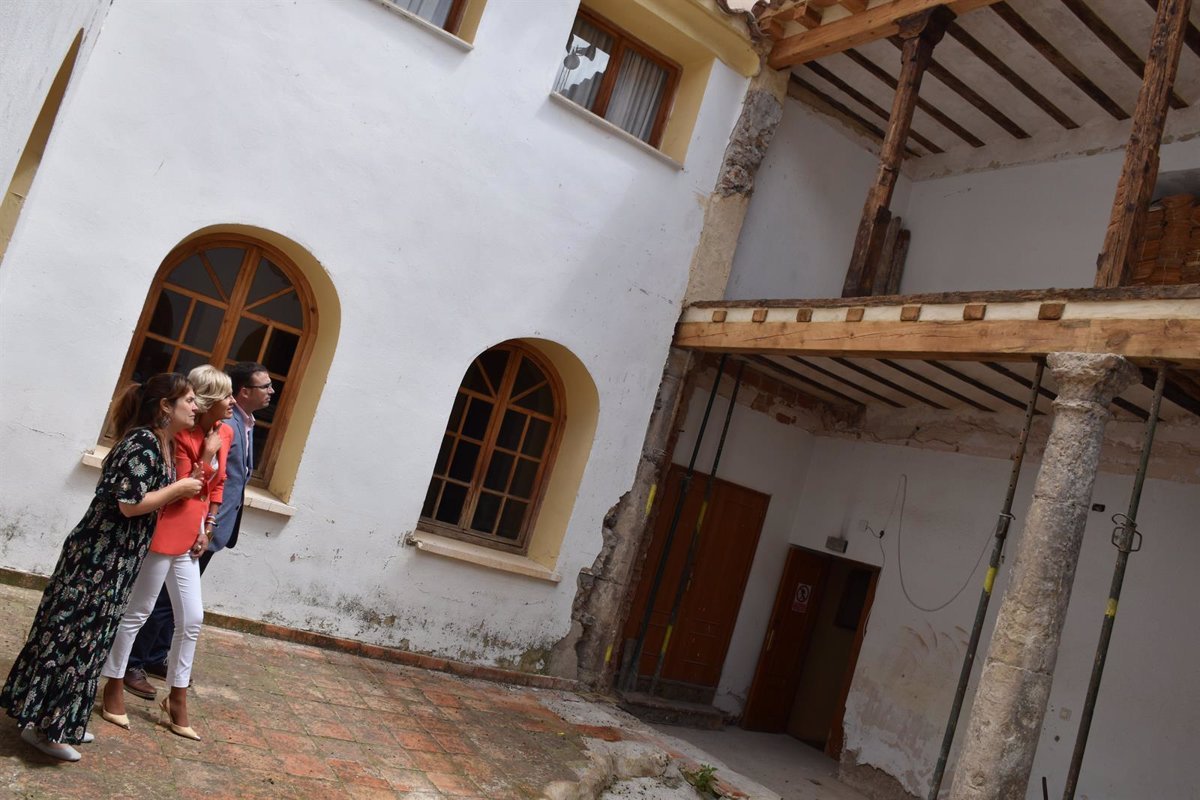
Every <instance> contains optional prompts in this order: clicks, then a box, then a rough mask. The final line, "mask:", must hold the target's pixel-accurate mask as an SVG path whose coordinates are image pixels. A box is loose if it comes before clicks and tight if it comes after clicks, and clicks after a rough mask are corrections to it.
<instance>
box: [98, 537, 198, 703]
mask: <svg viewBox="0 0 1200 800" xmlns="http://www.w3.org/2000/svg"><path fill="white" fill-rule="evenodd" d="M164 582H166V585H167V593H168V594H169V595H170V597H171V608H172V609H173V610H174V611H175V636H174V637H172V639H171V652H170V654H169V655H168V656H167V686H172V687H176V688H183V687H186V686H187V685H188V682H189V681H190V680H191V677H192V658H193V657H194V656H195V655H196V641H197V640H198V639H199V638H200V625H201V623H203V622H204V604H203V602H202V601H201V599H200V560H199V559H197V558H192V556H191V554H190V553H184V554H183V555H179V556H166V555H163V554H162V553H154V552H150V553H147V554H146V560H145V561H143V562H142V569H141V572H139V573H138V576H137V579H136V580H135V581H134V582H133V589H132V590H131V591H130V593H129V605H128V607H126V609H125V616H123V617H121V623H120V625H119V626H118V627H117V638H116V639H115V640H114V641H113V647H112V650H111V651H110V652H109V654H108V660H107V661H105V662H104V670H103V671H102V672H101V674H102V675H104V677H106V678H124V677H125V667H126V665H128V663H129V651H130V650H132V649H133V640H134V639H136V638H137V634H138V631H140V630H141V629H142V626H143V625H145V624H146V619H147V618H148V617H149V616H150V612H151V611H153V610H154V603H155V601H156V600H158V593H159V592H160V591H162V587H163V583H164Z"/></svg>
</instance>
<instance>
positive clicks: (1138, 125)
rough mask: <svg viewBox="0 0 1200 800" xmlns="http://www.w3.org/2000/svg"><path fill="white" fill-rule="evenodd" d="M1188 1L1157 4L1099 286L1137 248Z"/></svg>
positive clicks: (1124, 266) (1099, 265)
mask: <svg viewBox="0 0 1200 800" xmlns="http://www.w3.org/2000/svg"><path fill="white" fill-rule="evenodd" d="M1191 5H1192V3H1191V0H1160V2H1159V4H1158V13H1157V15H1156V16H1155V18H1154V28H1153V30H1152V31H1151V32H1150V52H1149V54H1148V55H1147V57H1146V69H1145V72H1144V73H1143V75H1142V88H1141V91H1140V92H1138V100H1137V108H1136V109H1134V112H1133V127H1132V128H1131V129H1130V131H1129V144H1128V145H1126V146H1125V164H1124V166H1123V167H1122V168H1121V176H1120V178H1119V179H1118V181H1117V194H1116V197H1115V198H1114V199H1113V207H1112V216H1111V217H1110V219H1109V222H1108V230H1107V232H1106V233H1105V235H1104V246H1103V248H1102V249H1101V251H1100V256H1099V258H1097V259H1096V285H1097V286H1119V285H1121V283H1123V282H1124V280H1125V277H1126V276H1127V275H1128V274H1129V273H1130V270H1131V266H1132V263H1133V261H1134V260H1135V259H1136V258H1137V256H1138V253H1139V251H1140V249H1141V248H1140V240H1141V235H1142V230H1143V228H1144V227H1145V226H1144V225H1143V224H1142V223H1143V220H1144V219H1145V216H1146V209H1147V207H1148V206H1149V204H1150V195H1151V193H1152V192H1153V191H1154V183H1155V181H1156V180H1157V178H1158V150H1159V147H1160V146H1161V145H1162V136H1163V126H1164V125H1165V124H1166V121H1167V109H1168V107H1169V101H1170V97H1171V89H1172V87H1173V86H1174V85H1175V72H1176V70H1177V68H1178V67H1179V54H1180V53H1181V52H1182V50H1183V39H1184V34H1185V32H1186V31H1187V25H1188V14H1189V12H1190V10H1191ZM785 41H786V40H785Z"/></svg>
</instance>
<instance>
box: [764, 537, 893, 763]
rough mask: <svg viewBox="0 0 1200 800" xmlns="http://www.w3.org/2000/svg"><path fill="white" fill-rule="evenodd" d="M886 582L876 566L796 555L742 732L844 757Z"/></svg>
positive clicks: (791, 556)
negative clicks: (854, 688) (858, 670)
mask: <svg viewBox="0 0 1200 800" xmlns="http://www.w3.org/2000/svg"><path fill="white" fill-rule="evenodd" d="M878 577H879V569H878V568H877V567H873V566H871V565H869V564H862V563H859V562H857V561H851V560H850V559H847V558H838V557H836V556H832V555H828V554H826V553H818V552H814V551H812V550H806V549H804V548H801V547H792V548H791V549H790V550H789V551H788V558H787V562H786V563H785V564H784V569H783V577H782V578H781V579H780V582H779V589H778V591H777V592H776V595H775V604H774V607H773V608H772V611H771V621H770V624H769V625H768V627H767V634H766V638H765V639H764V640H763V646H762V650H761V651H760V653H759V657H758V666H757V668H756V669H755V674H754V682H753V684H752V685H751V687H750V696H749V699H748V700H747V702H746V708H745V711H744V712H743V714H742V727H744V728H746V729H747V730H752V731H766V732H771V733H785V732H786V733H787V734H789V735H790V736H793V737H794V738H796V739H799V740H800V741H802V742H805V743H806V744H809V745H811V746H813V747H816V748H818V749H820V750H823V751H825V752H826V753H827V754H829V755H830V756H832V757H834V758H837V757H839V756H840V755H841V751H842V742H843V731H842V717H843V716H844V714H845V710H846V695H847V694H848V693H849V691H850V680H851V678H852V677H853V675H854V667H855V664H856V663H857V662H858V653H859V650H860V649H861V647H862V639H863V634H864V633H865V631H866V625H867V619H868V617H869V616H870V612H871V603H872V601H873V600H874V596H875V584H876V582H877V580H878Z"/></svg>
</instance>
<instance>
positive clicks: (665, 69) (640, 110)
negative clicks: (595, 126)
mask: <svg viewBox="0 0 1200 800" xmlns="http://www.w3.org/2000/svg"><path fill="white" fill-rule="evenodd" d="M679 74H680V69H679V66H678V65H677V64H675V63H673V62H671V61H669V60H668V59H667V58H666V57H665V56H663V55H661V54H659V53H658V52H656V51H655V50H653V49H651V48H650V47H648V46H646V45H645V44H642V43H641V42H639V41H638V40H637V39H634V38H633V37H632V36H630V35H629V34H628V33H625V32H624V31H622V30H621V29H620V28H618V27H616V26H615V25H613V24H612V23H611V22H608V21H607V20H605V19H603V18H601V17H599V16H596V15H595V14H593V13H591V12H590V11H586V10H585V9H583V8H580V9H579V14H578V16H577V17H576V18H575V25H574V27H573V28H572V29H571V35H570V36H569V37H568V38H567V52H566V55H565V56H564V57H563V60H562V63H561V64H560V66H559V70H558V76H557V77H556V78H555V80H554V91H556V92H558V93H559V94H561V95H563V96H564V97H566V98H568V99H569V100H572V101H573V102H575V103H578V104H579V105H581V106H583V107H584V108H586V109H588V110H589V111H591V112H592V113H593V114H596V115H597V116H600V117H603V118H604V119H606V120H608V121H609V122H611V123H612V124H614V125H616V126H617V127H619V128H621V130H623V131H625V132H626V133H630V134H632V135H634V136H636V137H637V138H639V139H641V140H642V141H644V142H646V143H648V144H650V145H653V146H654V147H658V146H659V145H660V144H661V142H662V136H663V129H664V128H665V127H666V124H667V117H668V116H669V115H670V111H671V103H672V101H673V99H674V96H675V89H676V86H677V85H678V83H679Z"/></svg>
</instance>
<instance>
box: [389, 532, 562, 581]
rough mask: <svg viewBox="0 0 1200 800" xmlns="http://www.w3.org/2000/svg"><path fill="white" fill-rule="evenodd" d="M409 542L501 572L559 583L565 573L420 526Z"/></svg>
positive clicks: (423, 550)
mask: <svg viewBox="0 0 1200 800" xmlns="http://www.w3.org/2000/svg"><path fill="white" fill-rule="evenodd" d="M409 541H410V543H411V544H414V545H416V547H417V549H418V550H420V551H422V552H425V553H433V554H434V555H439V556H444V557H445V558H453V559H455V560H457V561H466V562H467V563H469V564H475V565H477V566H480V567H487V568H488V569H495V570H500V571H501V572H511V573H513V574H514V575H524V576H526V577H529V578H537V579H538V580H542V581H547V582H549V583H558V582H559V581H561V580H562V576H561V575H559V574H558V573H557V572H555V571H554V570H552V569H548V568H547V567H544V566H542V565H541V564H539V563H537V562H536V561H534V560H533V559H531V558H526V557H525V556H519V555H516V554H515V553H504V552H501V551H499V550H492V549H491V548H489V547H482V546H480V545H477V544H471V543H470V542H460V541H458V540H457V539H449V538H447V537H445V536H438V535H437V534H436V533H431V532H430V531H426V530H422V529H420V528H418V529H417V530H415V531H413V533H412V535H411V536H410V537H409Z"/></svg>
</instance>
